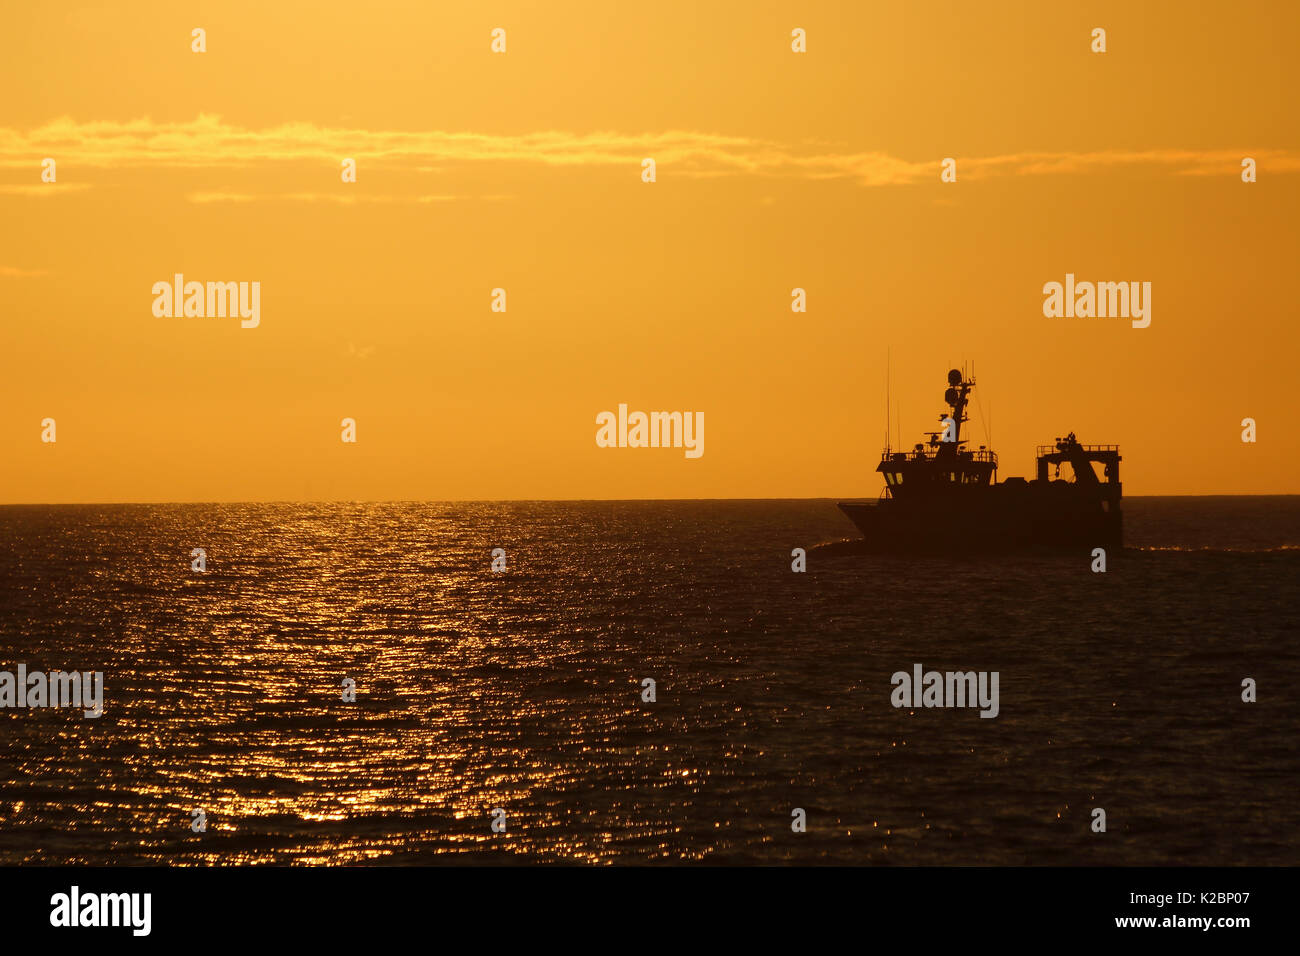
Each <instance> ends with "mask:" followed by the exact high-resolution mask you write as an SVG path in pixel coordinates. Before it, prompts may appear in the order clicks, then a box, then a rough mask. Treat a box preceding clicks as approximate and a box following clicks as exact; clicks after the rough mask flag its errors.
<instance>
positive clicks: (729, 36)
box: [0, 2, 1300, 502]
mask: <svg viewBox="0 0 1300 956" xmlns="http://www.w3.org/2000/svg"><path fill="white" fill-rule="evenodd" d="M123 11H125V12H123ZM1098 26H1100V27H1104V28H1105V29H1106V30H1107V45H1108V50H1107V52H1106V53H1105V54H1093V53H1091V52H1090V50H1089V45H1090V42H1091V41H1090V33H1091V30H1092V29H1093V28H1094V27H1098ZM194 27H203V28H205V29H206V31H207V46H208V51H207V52H206V53H203V54H195V53H192V52H191V49H190V44H191V33H190V31H191V29H192V28H194ZM494 27H504V28H505V29H506V31H507V52H506V53H505V54H494V53H492V52H491V50H490V48H489V45H490V42H491V37H490V32H491V30H492V28H494ZM795 27H801V28H803V29H805V30H806V31H807V37H808V52H807V53H806V54H795V53H792V52H791V50H790V31H791V30H792V29H793V28H795ZM1298 36H1300V6H1297V5H1295V4H1290V3H1271V4H1251V5H1240V4H1234V3H1226V2H1225V3H1189V2H1178V3H1154V2H1148V3H1142V4H1133V3H1130V2H1125V3H1096V2H1092V3H1076V2H1071V3H1050V4H1046V3H1041V2H1026V3H999V2H992V3H981V4H974V3H970V4H966V3H922V2H909V3H874V2H872V3H868V2H853V3H849V2H845V3H817V2H801V3H798V4H792V3H774V2H771V3H769V2H761V3H755V2H734V3H731V2H725V3H724V2H711V3H703V4H702V3H698V2H656V3H653V4H644V5H638V4H597V3H594V2H592V3H563V2H559V3H546V4H540V3H486V4H485V3H475V2H463V3H439V4H429V3H427V2H422V3H383V2H371V3H366V4H360V5H352V4H347V5H344V4H339V3H302V4H294V5H288V4H278V3H277V4H266V3H260V2H259V3H245V2H230V3H222V4H176V3H166V2H159V3H133V4H129V5H125V6H120V7H114V6H110V5H107V4H105V5H102V6H101V5H98V4H96V5H82V6H80V7H77V6H76V5H72V4H69V5H64V4H59V5H41V4H28V5H20V6H14V7H13V8H12V9H11V10H9V11H7V13H6V29H5V30H4V31H3V33H0V86H2V87H3V88H4V89H5V90H6V91H8V92H7V95H6V96H5V97H4V100H3V105H2V106H0V215H2V216H3V221H4V223H5V226H6V228H4V229H3V230H2V231H0V321H3V328H4V346H5V347H4V349H3V353H2V354H0V372H2V373H3V374H0V448H2V449H3V451H4V459H3V460H4V467H3V468H0V502H66V501H178V500H283V499H307V500H317V499H447V498H625V497H626V498H636V497H664V498H671V497H733V496H734V497H769V496H771V497H801V496H843V497H873V498H874V497H875V496H876V495H877V494H878V492H879V490H880V487H881V483H880V481H879V476H878V475H876V474H874V472H873V469H874V467H875V463H876V460H877V458H878V455H879V452H880V446H881V444H882V439H883V434H884V428H885V423H884V391H885V363H886V352H887V350H891V351H892V365H893V373H894V379H895V383H896V389H895V403H896V404H895V408H896V410H899V411H901V427H902V433H903V439H904V442H905V443H907V444H909V445H910V444H911V443H912V442H914V441H916V440H918V439H919V438H920V435H921V432H922V430H927V429H933V428H934V427H935V420H936V418H937V416H938V414H939V412H940V411H942V410H943V405H942V401H941V399H942V392H943V388H944V384H945V374H946V372H947V370H948V368H949V367H950V366H952V365H954V364H961V363H963V362H965V363H970V362H974V363H975V367H976V370H977V372H978V380H979V387H978V388H977V394H978V395H979V399H980V404H978V405H976V406H975V407H974V409H973V411H974V413H975V420H974V421H973V422H972V424H971V426H970V429H969V432H968V434H969V436H970V437H972V438H974V439H976V440H977V442H980V443H982V442H984V440H985V439H984V423H983V422H982V421H981V420H980V411H981V408H982V409H983V410H984V411H985V412H989V411H991V413H992V429H993V430H992V438H993V445H994V447H995V448H996V450H997V451H998V452H999V454H1000V456H1001V462H1002V471H1001V474H1002V477H1006V476H1009V475H1016V474H1022V475H1028V474H1029V473H1030V472H1031V468H1032V460H1033V454H1034V448H1035V446H1036V445H1037V444H1038V443H1040V442H1046V441H1050V440H1051V439H1053V438H1054V437H1056V436H1058V435H1061V434H1064V433H1065V432H1066V431H1069V430H1073V431H1075V432H1076V433H1077V434H1078V435H1079V437H1080V438H1081V439H1082V440H1084V441H1087V442H1117V443H1119V444H1120V445H1121V446H1122V450H1123V454H1124V465H1123V470H1122V477H1123V479H1124V482H1125V490H1126V492H1127V493H1129V494H1201V493H1297V492H1300V477H1297V476H1298V474H1300V469H1298V468H1297V465H1300V462H1298V461H1297V454H1296V451H1295V447H1296V446H1295V443H1294V442H1293V440H1292V436H1291V432H1292V430H1293V429H1292V426H1291V424H1290V422H1289V421H1288V418H1289V415H1288V412H1289V410H1290V408H1291V407H1292V405H1293V404H1294V396H1293V393H1294V391H1295V382H1296V379H1297V376H1296V374H1295V372H1294V371H1293V368H1292V367H1293V365H1294V364H1295V363H1296V361H1297V353H1298V352H1300V349H1297V345H1300V331H1297V319H1298V318H1300V316H1298V315H1297V308H1296V305H1295V299H1294V297H1293V295H1294V293H1293V287H1294V284H1295V283H1294V279H1293V276H1294V274H1295V271H1296V265H1297V261H1300V255H1298V253H1300V239H1298V238H1297V230H1296V226H1295V223H1296V218H1297V212H1298V211H1300V127H1297V124H1296V123H1295V97H1296V92H1297V89H1298V88H1300V84H1298V83H1297V78H1298V74H1300V65H1298V64H1297V58H1296V57H1295V56H1294V55H1293V53H1294V50H1295V48H1296V46H1297V38H1298ZM47 156H49V157H53V158H54V159H55V160H56V162H57V177H58V181H57V183H55V184H53V185H50V184H43V183H41V179H40V177H41V159H42V158H44V157H47ZM347 156H350V157H355V158H356V160H357V163H358V181H357V182H356V183H355V184H344V183H343V182H341V181H340V175H339V173H340V161H341V160H342V159H343V157H347ZM948 156H951V157H954V158H955V159H956V160H957V173H958V181H957V182H956V183H952V184H944V183H941V182H940V180H939V171H940V167H939V163H940V160H941V159H942V158H943V157H948ZM1243 156H1252V157H1254V158H1256V159H1257V160H1258V163H1259V181H1258V182H1257V183H1254V184H1245V183H1242V182H1241V179H1240V160H1241V157H1243ZM644 157H653V158H655V159H656V161H657V164H658V169H657V174H658V181H657V182H655V183H653V184H647V183H643V182H642V181H641V160H642V159H643V158H644ZM177 272H180V273H184V274H185V276H186V277H187V279H193V280H198V281H258V282H260V283H261V321H260V325H259V327H258V328H256V329H241V328H240V326H239V322H238V320H237V319H220V318H203V319H199V318H158V317H155V316H154V314H153V312H152V308H151V307H152V304H153V295H152V293H151V291H150V290H151V287H152V285H153V284H154V283H155V282H157V281H160V280H170V279H171V277H172V275H173V274H174V273H177ZM1067 272H1072V273H1074V274H1075V275H1076V276H1077V277H1078V278H1079V279H1080V280H1084V279H1090V280H1101V281H1149V282H1151V283H1152V288H1153V294H1152V298H1153V303H1152V305H1153V313H1152V323H1151V326H1150V327H1149V328H1146V329H1134V328H1131V327H1130V325H1129V323H1128V322H1127V321H1125V320H1123V319H1048V318H1045V317H1044V316H1043V312H1042V304H1043V293H1042V287H1043V284H1044V283H1046V282H1049V281H1058V282H1059V281H1062V280H1063V279H1064V276H1065V274H1066V273H1067ZM496 287H503V288H505V289H506V290H507V296H508V311H507V312H506V313H504V314H502V313H493V312H492V311H490V309H489V305H490V297H491V290H492V289H494V288H496ZM795 287H802V288H804V289H806V290H807V294H808V312H807V313H806V314H796V313H792V312H791V310H790V294H791V290H792V289H793V288H795ZM621 402H622V403H627V404H628V405H629V406H630V407H631V408H632V409H642V410H646V411H656V410H678V411H701V412H703V413H704V416H705V420H706V436H705V453H704V455H703V456H702V457H700V458H698V459H689V458H687V457H686V456H684V455H683V454H682V452H681V450H651V449H645V450H642V449H618V450H613V449H601V448H598V447H597V446H596V443H595V434H596V423H595V419H596V415H597V414H598V413H600V412H602V411H605V410H616V409H617V406H618V404H619V403H621ZM1246 416H1251V417H1254V418H1255V419H1256V420H1257V422H1258V427H1259V440H1258V442H1257V443H1256V444H1245V443H1243V442H1242V441H1241V439H1240V435H1241V426H1240V422H1241V420H1242V418H1244V417H1246ZM46 417H52V418H54V419H56V421H57V429H58V432H57V434H58V441H57V443H55V444H53V445H51V444H44V443H42V442H41V440H40V436H41V420H42V419H44V418H46ZM344 417H351V418H354V419H356V421H357V428H358V439H359V440H358V442H357V443H356V444H355V445H349V444H344V443H343V442H341V441H340V420H341V419H342V418H344Z"/></svg>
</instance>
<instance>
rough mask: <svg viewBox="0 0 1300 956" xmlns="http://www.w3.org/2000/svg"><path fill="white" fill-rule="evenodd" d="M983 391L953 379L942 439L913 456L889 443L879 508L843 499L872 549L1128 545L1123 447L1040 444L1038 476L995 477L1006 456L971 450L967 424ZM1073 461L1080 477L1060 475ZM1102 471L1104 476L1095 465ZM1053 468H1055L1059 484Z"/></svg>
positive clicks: (956, 374)
mask: <svg viewBox="0 0 1300 956" xmlns="http://www.w3.org/2000/svg"><path fill="white" fill-rule="evenodd" d="M974 387H975V380H974V378H973V377H972V378H970V379H969V380H968V379H967V378H966V377H965V375H964V374H963V372H961V371H960V370H958V369H953V370H952V371H950V372H949V373H948V390H947V391H946V392H945V393H944V401H946V402H947V403H948V406H949V408H950V410H951V411H950V414H949V415H946V416H944V415H941V416H940V417H939V420H940V421H941V422H943V431H942V432H930V433H929V441H928V442H926V443H923V444H918V445H916V447H915V448H914V449H913V450H912V451H910V452H901V451H894V450H892V449H891V448H889V447H888V444H886V447H885V450H884V452H883V453H882V454H881V456H880V464H879V466H877V468H876V471H878V472H880V473H881V474H882V475H884V478H885V487H884V490H883V491H882V492H881V494H880V498H879V499H878V500H877V501H845V502H841V503H840V510H841V511H843V512H844V513H845V514H846V515H848V516H849V518H851V519H852V520H853V523H854V524H855V525H857V526H858V528H859V529H860V530H861V531H862V534H863V535H864V536H865V542H864V543H865V545H866V547H867V548H868V549H870V550H881V551H915V552H940V553H965V552H968V551H972V550H1002V549H1014V548H1023V547H1035V546H1047V547H1065V548H1073V547H1079V548H1088V549H1091V548H1096V547H1101V548H1118V547H1120V545H1121V543H1122V539H1123V516H1122V514H1121V513H1120V497H1121V493H1122V491H1121V485H1120V481H1119V463H1120V456H1119V446H1118V445H1083V444H1080V443H1079V441H1078V439H1077V438H1075V436H1074V433H1073V432H1071V433H1070V434H1069V435H1067V436H1066V437H1065V438H1058V439H1057V440H1056V443H1055V444H1054V445H1040V446H1039V447H1038V468H1037V470H1038V474H1037V476H1036V477H1035V478H1034V480H1032V481H1026V480H1025V479H1024V478H1007V479H1005V480H1003V481H1001V482H999V481H998V480H997V471H998V456H997V455H996V454H995V453H994V452H993V451H991V450H989V449H986V448H985V447H984V446H983V445H981V446H980V447H979V449H978V450H976V451H970V450H967V448H966V445H967V442H966V441H965V440H964V439H963V438H962V437H961V426H962V424H963V423H964V422H966V421H967V418H966V403H967V398H968V396H969V395H970V391H971V389H972V388H974ZM1062 464H1068V465H1069V466H1070V469H1071V470H1072V471H1073V477H1072V480H1069V481H1067V480H1063V479H1061V477H1060V474H1061V465H1062ZM1094 464H1099V465H1102V466H1103V473H1102V478H1101V479H1099V478H1098V477H1097V473H1096V472H1095V471H1094V470H1093V465H1094ZM1049 465H1055V466H1056V472H1055V476H1054V478H1053V479H1051V480H1049V479H1048V477H1047V470H1048V466H1049Z"/></svg>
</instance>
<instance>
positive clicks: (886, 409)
mask: <svg viewBox="0 0 1300 956" xmlns="http://www.w3.org/2000/svg"><path fill="white" fill-rule="evenodd" d="M891 351H892V349H891V347H888V346H887V347H886V348H885V451H890V450H891V449H890V447H889V355H890V352H891Z"/></svg>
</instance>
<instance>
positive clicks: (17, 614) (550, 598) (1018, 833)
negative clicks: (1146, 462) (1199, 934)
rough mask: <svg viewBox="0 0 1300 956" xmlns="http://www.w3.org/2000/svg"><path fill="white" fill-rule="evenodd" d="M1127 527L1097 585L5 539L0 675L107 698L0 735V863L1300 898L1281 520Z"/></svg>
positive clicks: (806, 529)
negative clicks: (1219, 891)
mask: <svg viewBox="0 0 1300 956" xmlns="http://www.w3.org/2000/svg"><path fill="white" fill-rule="evenodd" d="M1125 508H1126V514H1127V528H1126V531H1127V540H1128V543H1129V544H1130V545H1131V547H1129V548H1128V549H1126V550H1125V551H1124V553H1122V554H1118V555H1112V556H1110V563H1109V568H1108V570H1107V572H1106V573H1105V574H1094V573H1092V572H1091V571H1090V570H1089V565H1090V563H1091V558H1090V556H1089V555H1088V554H1078V555H1048V556H1044V555H1035V556H1020V557H1000V558H969V559H962V560H955V559H954V560H937V559H920V558H914V559H907V560H890V559H886V558H881V557H873V556H867V555H862V554H856V553H854V551H853V548H852V547H851V546H846V545H844V544H842V543H837V542H841V541H842V540H843V539H846V538H851V537H852V536H853V535H854V534H855V531H854V529H853V527H852V525H850V524H849V523H848V522H847V521H846V520H845V519H844V518H843V517H842V516H841V515H840V514H839V512H838V511H837V510H836V509H835V507H834V503H833V502H825V501H798V502H779V501H776V502H771V501H769V502H761V501H756V502H750V501H746V502H605V503H594V502H593V503H513V504H436V503H434V504H367V505H360V504H358V505H346V504H343V505H338V504H335V505H325V504H321V505H298V504H284V505H275V504H270V505H171V506H149V505H139V506H77V507H71V506H67V507H63V506H60V507H55V506H49V507H46V506H39V507H5V508H0V533H2V534H3V548H0V670H9V671H12V670H14V669H15V668H16V666H17V665H18V664H19V663H25V664H26V665H27V666H28V668H29V669H31V670H36V669H41V670H46V671H48V670H53V669H64V670H83V671H85V670H98V671H103V672H104V675H105V684H106V690H105V698H104V709H105V713H104V716H103V717H101V718H99V719H97V720H95V719H86V718H84V717H83V716H82V715H81V712H80V711H79V710H76V711H69V710H53V709H44V710H28V709H21V710H14V709H10V710H4V711H0V862H3V863H19V862H43V863H61V862H87V863H145V862H175V863H187V864H191V863H202V862H222V863H254V862H281V863H354V862H369V861H373V862H384V863H417V862H418V863H443V862H457V861H462V862H475V863H495V862H511V861H514V862H519V861H525V860H564V861H591V862H628V863H640V862H656V861H671V860H699V861H708V862H725V863H783V862H808V863H869V864H888V863H895V864H1000V863H1031V864H1057V863H1086V864H1105V863H1115V864H1126V865H1127V864H1133V865H1138V864H1165V863H1173V864H1214V863H1273V864H1279V863H1287V864H1296V863H1300V851H1298V849H1297V847H1298V841H1297V824H1298V823H1300V801H1297V800H1296V791H1297V784H1298V783H1300V759H1298V758H1297V754H1296V732H1297V730H1298V729H1300V719H1298V717H1300V706H1298V705H1297V698H1296V694H1295V688H1296V686H1297V680H1298V679H1300V655H1298V654H1297V641H1296V628H1297V619H1298V617H1300V614H1298V613H1297V612H1300V574H1298V573H1297V572H1300V550H1298V549H1297V546H1300V499H1297V498H1239V499H1214V498H1189V499H1132V500H1129V501H1127V502H1126V503H1125ZM198 547H201V548H204V549H206V553H207V565H208V571H207V573H206V574H198V573H194V572H193V571H191V569H190V561H191V558H190V552H191V550H192V549H193V548H198ZM498 547H499V548H504V549H505V551H506V554H507V562H508V569H507V571H506V572H505V573H493V572H492V571H491V570H490V563H491V556H490V552H491V550H492V549H493V548H498ZM795 547H804V548H806V549H808V571H807V573H806V574H795V573H792V572H791V570H790V562H791V557H790V552H791V549H792V548H795ZM915 663H921V664H923V665H924V666H925V668H926V669H930V668H934V669H938V670H989V671H998V672H999V674H1000V713H999V715H998V716H997V718H995V719H981V718H980V717H979V713H978V711H977V710H973V709H966V710H959V709H951V710H950V709H918V710H910V709H896V708H894V707H893V706H891V704H890V692H891V690H892V687H891V685H890V676H891V674H893V673H894V672H895V671H898V670H908V671H910V670H911V667H912V665H913V664H915ZM348 677H350V678H352V679H353V680H355V681H356V687H357V700H356V703H354V704H348V703H344V702H343V701H342V700H341V694H342V689H341V682H342V681H343V679H344V678H348ZM1246 677H1252V678H1254V679H1255V680H1256V681H1258V685H1259V701H1258V702H1257V703H1254V704H1246V703H1243V702H1242V701H1241V682H1242V680H1243V678H1246ZM644 678H652V679H654V680H655V681H656V682H657V700H656V702H654V703H647V702H644V701H642V699H641V688H642V684H641V682H642V680H643V679H644ZM796 807H798V808H803V809H804V810H806V812H807V817H808V832H807V833H803V834H796V833H792V832H791V827H790V821H791V811H792V809H793V808H796ZM1094 807H1103V808H1104V809H1105V810H1106V813H1107V818H1108V819H1107V822H1108V829H1107V832H1106V833H1104V834H1094V833H1092V832H1091V831H1090V828H1089V822H1090V820H1091V811H1092V808H1094ZM194 808H203V809H204V810H205V812H206V813H207V818H208V829H207V832H206V833H202V834H196V833H193V832H191V830H190V827H189V823H190V819H191V816H190V814H191V810H192V809H194ZM495 808H502V809H504V810H505V811H506V813H507V818H506V819H507V830H506V832H505V833H504V834H494V833H493V832H492V831H491V829H490V823H491V811H492V810H493V809H495Z"/></svg>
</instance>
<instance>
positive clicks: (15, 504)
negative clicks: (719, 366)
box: [0, 491, 1300, 508]
mask: <svg viewBox="0 0 1300 956" xmlns="http://www.w3.org/2000/svg"><path fill="white" fill-rule="evenodd" d="M1296 497H1300V492H1294V491H1280V492H1249V493H1241V492H1207V493H1192V494H1154V495H1126V496H1125V498H1124V500H1125V501H1130V500H1132V499H1135V498H1296ZM874 500H876V499H875V498H874V497H863V496H861V495H858V496H856V497H855V496H852V495H849V496H834V495H832V496H827V495H808V496H775V497H774V496H737V497H727V498H719V497H707V496H701V497H678V498H316V499H291V498H270V499H252V498H238V499H229V500H217V499H208V500H193V501H179V500H170V501H153V500H150V501H6V502H0V508H87V507H117V506H121V505H422V504H598V503H607V504H623V503H633V502H643V503H651V502H677V501H681V502H686V501H699V502H705V501H828V502H840V501H852V502H860V501H874Z"/></svg>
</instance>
